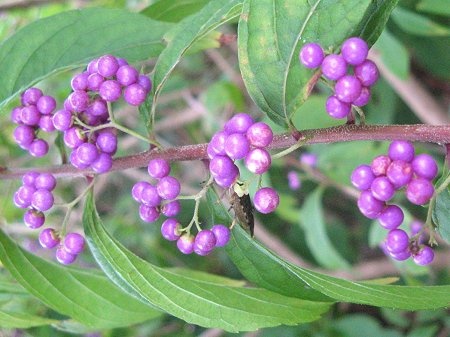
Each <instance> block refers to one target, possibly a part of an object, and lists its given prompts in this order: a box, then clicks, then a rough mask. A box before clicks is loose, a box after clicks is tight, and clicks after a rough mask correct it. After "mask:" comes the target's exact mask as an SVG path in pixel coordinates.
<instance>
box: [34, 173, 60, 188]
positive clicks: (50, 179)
mask: <svg viewBox="0 0 450 337" xmlns="http://www.w3.org/2000/svg"><path fill="white" fill-rule="evenodd" d="M34 186H35V187H36V188H37V189H40V188H43V189H45V190H48V191H53V190H54V189H55V187H56V179H55V177H54V176H53V174H51V173H41V174H39V175H38V176H37V177H36V178H35V181H34Z"/></svg>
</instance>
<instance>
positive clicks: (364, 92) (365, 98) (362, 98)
mask: <svg viewBox="0 0 450 337" xmlns="http://www.w3.org/2000/svg"><path fill="white" fill-rule="evenodd" d="M371 96H372V95H371V93H370V89H369V88H367V87H362V88H361V94H360V95H359V96H358V98H357V99H355V100H354V101H353V105H356V106H364V105H366V104H367V103H369V101H370V98H371Z"/></svg>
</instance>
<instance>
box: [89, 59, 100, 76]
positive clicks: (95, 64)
mask: <svg viewBox="0 0 450 337" xmlns="http://www.w3.org/2000/svg"><path fill="white" fill-rule="evenodd" d="M86 71H87V72H88V73H89V74H93V73H96V72H97V71H98V58H96V59H93V60H92V61H90V62H89V63H88V65H87V67H86Z"/></svg>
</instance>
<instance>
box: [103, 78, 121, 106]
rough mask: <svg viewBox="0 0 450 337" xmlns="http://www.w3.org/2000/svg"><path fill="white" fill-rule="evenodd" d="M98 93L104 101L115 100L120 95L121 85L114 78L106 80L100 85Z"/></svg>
mask: <svg viewBox="0 0 450 337" xmlns="http://www.w3.org/2000/svg"><path fill="white" fill-rule="evenodd" d="M98 93H99V94H100V97H101V98H103V99H104V100H105V101H107V102H115V101H117V100H118V99H119V98H120V96H121V95H122V87H121V86H120V84H119V82H117V81H115V80H107V81H105V82H103V83H102V84H101V85H100V88H99V90H98Z"/></svg>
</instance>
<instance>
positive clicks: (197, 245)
mask: <svg viewBox="0 0 450 337" xmlns="http://www.w3.org/2000/svg"><path fill="white" fill-rule="evenodd" d="M216 243H217V239H216V236H215V235H214V233H213V232H212V231H211V230H209V229H204V230H202V231H200V232H198V233H197V235H196V236H195V240H194V252H195V253H196V254H198V255H202V256H204V255H208V254H209V253H210V252H212V251H213V249H214V247H215V246H216Z"/></svg>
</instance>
